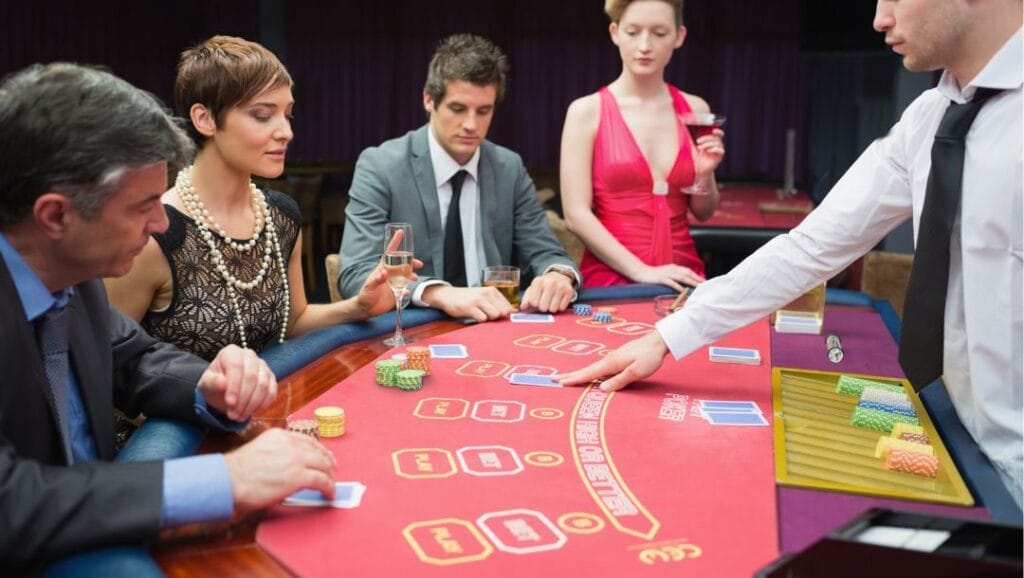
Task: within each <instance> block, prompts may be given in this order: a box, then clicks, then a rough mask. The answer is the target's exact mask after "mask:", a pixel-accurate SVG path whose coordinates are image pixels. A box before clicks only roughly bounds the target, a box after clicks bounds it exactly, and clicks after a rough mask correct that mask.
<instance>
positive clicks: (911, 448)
mask: <svg viewBox="0 0 1024 578" xmlns="http://www.w3.org/2000/svg"><path fill="white" fill-rule="evenodd" d="M893 448H899V449H901V450H904V451H908V452H917V453H919V454H928V455H930V456H934V455H935V448H933V447H932V446H930V445H928V444H919V443H917V442H912V441H909V440H903V439H899V438H894V437H889V436H882V437H880V438H878V444H877V445H875V457H876V458H881V457H884V456H885V454H887V453H888V452H889V451H890V450H892V449H893Z"/></svg>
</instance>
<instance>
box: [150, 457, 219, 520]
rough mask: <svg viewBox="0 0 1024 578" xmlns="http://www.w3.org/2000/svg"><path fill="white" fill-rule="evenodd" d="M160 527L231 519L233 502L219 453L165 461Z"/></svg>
mask: <svg viewBox="0 0 1024 578" xmlns="http://www.w3.org/2000/svg"><path fill="white" fill-rule="evenodd" d="M163 479H164V486H163V489H164V492H163V516H162V519H161V522H160V526H161V528H172V527H176V526H183V525H185V524H197V523H203V522H220V521H224V520H228V519H230V518H231V514H232V513H233V512H234V508H235V501H234V497H233V496H232V495H231V477H230V476H229V475H228V465H227V462H225V461H224V456H223V455H222V454H203V455H201V456H190V457H187V458H178V459H173V460H167V461H166V462H164V478H163Z"/></svg>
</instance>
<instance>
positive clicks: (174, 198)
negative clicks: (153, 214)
mask: <svg viewBox="0 0 1024 578" xmlns="http://www.w3.org/2000/svg"><path fill="white" fill-rule="evenodd" d="M160 202H161V203H163V204H165V205H170V206H172V207H174V208H175V209H178V210H179V211H181V212H185V206H184V205H182V204H181V198H180V197H178V190H177V189H175V188H174V187H171V188H169V189H167V191H166V192H164V194H163V195H160Z"/></svg>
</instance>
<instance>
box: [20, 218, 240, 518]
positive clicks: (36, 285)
mask: <svg viewBox="0 0 1024 578" xmlns="http://www.w3.org/2000/svg"><path fill="white" fill-rule="evenodd" d="M0 256H3V259H4V261H5V262H6V263H7V268H8V270H9V271H10V273H11V278H12V279H13V280H14V287H15V289H17V291H18V297H19V298H20V299H21V305H22V308H23V309H24V310H25V318H26V319H27V320H28V322H29V323H30V324H31V323H32V322H34V321H35V320H36V319H37V318H38V317H39V316H41V315H43V314H44V313H46V312H47V311H49V310H50V309H52V308H54V307H57V308H62V307H65V306H67V304H68V301H69V300H70V299H71V296H72V295H74V288H73V287H66V288H64V289H62V290H60V291H57V292H56V293H50V291H49V290H48V289H47V288H46V286H45V285H44V284H43V282H42V280H41V279H40V278H39V275H37V274H36V272H35V271H34V270H33V269H32V268H31V267H30V266H29V265H28V263H26V262H25V260H24V259H23V258H22V257H21V254H20V253H18V251H17V250H16V249H15V248H14V247H13V246H12V245H11V244H10V242H9V241H8V240H7V238H6V237H4V235H3V234H2V233H0ZM68 388H69V391H68V406H69V407H68V422H69V423H68V431H69V432H70V436H71V440H70V442H71V454H72V461H73V462H86V461H90V460H94V459H96V440H95V437H94V436H93V433H92V431H91V429H90V428H89V420H88V417H87V416H86V413H85V405H84V404H83V403H82V395H81V392H80V390H79V385H78V379H77V377H76V376H75V370H74V367H73V366H72V367H71V374H70V375H69V376H68ZM195 411H196V414H197V415H198V416H199V417H200V418H201V420H202V421H203V422H204V423H205V424H206V425H208V426H210V427H214V428H218V429H222V430H228V431H238V430H240V429H242V428H244V427H245V423H238V422H232V421H230V420H228V419H227V418H225V417H219V416H215V415H213V414H212V413H211V411H210V409H209V408H208V407H207V405H206V400H205V399H203V396H202V394H201V393H200V392H199V389H198V388H196V391H195ZM233 509H234V499H233V498H232V495H231V479H230V477H229V476H228V470H227V463H226V462H225V461H224V456H223V455H221V454H207V455H201V456H190V457H186V458H177V459H173V460H167V461H165V462H164V473H163V518H162V521H161V525H162V526H163V527H165V528H167V527H172V526H178V525H183V524H192V523H199V522H212V521H220V520H226V519H228V518H230V517H231V514H232V511H233Z"/></svg>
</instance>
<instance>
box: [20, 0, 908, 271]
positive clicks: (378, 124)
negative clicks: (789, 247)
mask: <svg viewBox="0 0 1024 578" xmlns="http://www.w3.org/2000/svg"><path fill="white" fill-rule="evenodd" d="M874 5H875V2H874V1H873V0H840V1H838V2H829V1H826V0H775V1H765V0H687V2H686V5H685V9H684V19H685V24H686V26H687V28H688V35H687V38H686V42H685V44H684V45H683V47H682V48H681V49H680V50H679V51H677V52H676V54H675V56H674V57H673V59H672V62H671V63H670V65H669V68H668V70H667V73H666V77H667V80H668V81H669V82H671V83H673V84H675V85H677V86H679V87H680V88H682V89H683V90H685V91H687V92H691V93H694V94H697V95H699V96H701V97H703V98H704V99H705V100H707V101H708V102H709V103H710V105H711V107H712V110H714V111H716V112H720V113H722V114H725V115H726V116H727V117H728V121H727V123H726V125H725V127H724V128H725V131H726V145H727V154H726V156H725V159H724V161H723V162H722V164H721V166H720V167H719V169H718V176H719V180H720V181H730V180H731V181H744V182H760V183H772V184H776V183H781V182H782V180H783V172H784V165H785V150H784V149H785V134H786V131H787V129H793V130H794V131H795V132H796V158H795V179H796V185H797V186H798V187H799V188H801V189H804V190H806V191H809V192H810V193H811V194H812V196H814V197H815V198H816V199H820V197H821V196H823V195H824V194H825V193H826V192H827V191H828V189H829V188H830V187H831V185H832V184H833V183H834V182H835V181H836V180H837V179H838V177H839V176H840V175H841V174H842V173H843V172H844V171H845V170H846V168H847V167H848V166H849V165H850V163H851V162H852V161H853V160H854V159H855V158H856V156H857V154H859V153H860V151H861V150H863V148H864V147H865V146H866V145H867V144H868V143H869V142H870V141H871V140H872V139H874V138H877V137H878V136H881V135H883V134H884V133H885V132H886V131H887V130H888V128H889V126H891V124H892V123H893V121H894V120H895V114H896V111H897V108H898V103H897V98H895V96H894V93H895V92H896V87H897V79H898V74H897V71H898V70H899V69H900V66H899V60H898V59H897V58H896V57H895V56H894V55H892V54H891V53H889V52H888V51H887V50H886V47H885V44H884V42H883V38H882V35H881V34H879V33H876V32H874V31H873V30H872V29H871V20H872V17H873V14H874ZM455 32H473V33H477V34H481V35H484V36H487V37H489V38H491V39H492V40H494V41H495V42H496V43H497V44H498V45H499V46H501V47H502V48H503V49H504V51H505V52H506V53H507V54H508V56H509V58H510V62H511V73H510V79H509V90H508V93H507V97H506V100H505V101H504V102H503V103H502V104H501V105H500V107H499V109H498V112H497V115H496V117H495V121H494V123H493V124H492V127H491V132H490V134H489V137H490V139H491V140H493V141H495V142H497V143H499V144H502V145H505V146H507V147H509V148H512V149H513V150H515V151H517V152H519V153H520V154H521V155H522V157H523V159H524V161H525V163H526V165H527V167H528V168H529V169H530V171H531V174H532V175H533V176H534V179H535V180H536V181H537V183H538V186H549V187H551V188H553V189H555V190H556V191H557V188H558V175H557V167H558V150H559V141H560V136H561V130H562V123H563V121H564V118H565V110H566V108H567V106H568V105H569V103H570V102H571V101H572V100H573V99H575V98H577V97H579V96H582V95H585V94H589V93H592V92H594V91H596V90H597V89H599V88H600V87H601V86H603V85H605V84H607V83H609V82H611V81H612V80H614V79H615V77H616V76H617V75H618V73H619V72H620V70H621V61H620V59H619V56H618V52H617V49H616V48H615V46H614V45H613V44H612V43H611V41H610V40H609V38H608V20H607V17H606V16H605V15H604V12H603V1H602V0H504V1H489V0H437V1H423V0H416V1H413V0H375V1H372V2H365V1H345V0H343V1H338V2H309V1H301V0H295V1H285V0H163V1H160V2H156V1H152V0H138V1H131V2H130V1H111V0H94V1H88V2H86V1H81V0H79V1H74V0H36V1H30V0H13V1H11V0H5V1H4V2H2V3H0V38H3V40H2V41H0V74H6V73H8V72H11V71H14V70H17V69H20V68H22V67H24V66H27V65H29V64H32V63H35V62H49V61H54V60H68V61H74V62H80V63H90V64H99V65H103V66H105V67H107V68H108V69H110V70H112V71H113V72H114V73H116V74H118V75H120V76H122V77H124V78H125V79H127V80H129V81H130V82H132V83H134V84H136V85H137V86H140V87H142V88H145V89H146V90H149V91H151V92H153V93H155V94H156V95H157V96H159V97H160V98H161V99H163V100H164V102H168V103H170V101H171V98H170V97H171V90H172V86H173V83H174V74H175V65H176V63H177V58H178V54H179V53H180V52H181V51H182V50H183V49H185V48H187V47H188V46H191V45H194V44H196V43H198V42H200V41H202V40H203V39H205V38H207V37H209V36H212V35H214V34H230V35H237V36H242V37H245V38H247V39H250V40H255V41H258V42H261V43H262V44H264V45H265V46H267V47H268V48H270V49H271V50H273V51H274V52H275V53H276V54H277V55H278V56H279V57H280V58H281V60H282V61H283V62H284V63H285V64H286V66H287V67H288V69H289V71H290V72H291V74H292V76H293V78H294V80H295V90H294V95H295V99H296V106H295V121H294V126H293V128H294V131H295V141H294V142H293V143H292V145H291V146H290V147H289V158H288V171H287V173H286V176H288V177H289V178H292V177H293V176H296V175H302V174H310V173H316V174H320V175H322V176H323V178H322V180H321V181H319V184H317V187H318V191H317V195H318V197H317V201H316V206H314V207H306V208H307V209H309V210H311V211H312V213H313V214H314V215H316V216H315V217H314V219H315V221H316V222H315V224H314V225H313V226H314V227H315V228H316V229H319V231H320V234H319V235H317V237H316V238H317V242H315V243H313V244H312V245H311V246H309V245H308V246H307V251H309V249H312V251H309V252H310V253H311V254H312V255H313V256H312V257H311V262H310V263H308V264H307V265H308V266H309V268H312V267H314V266H315V265H316V263H322V261H320V259H321V256H322V255H323V254H324V253H325V252H329V251H336V250H337V244H336V243H337V241H338V240H339V239H340V228H341V224H342V223H343V216H342V215H341V214H340V213H341V211H342V210H343V209H342V208H341V207H343V206H344V200H345V196H346V192H347V190H348V187H349V184H350V182H351V170H352V166H353V164H354V163H355V160H356V158H357V157H358V155H359V153H360V151H362V150H363V149H364V148H366V147H368V146H372V145H376V144H379V143H381V142H383V141H384V140H387V139H390V138H394V137H396V136H399V135H401V134H404V133H405V132H406V131H409V130H412V129H414V128H416V127H418V126H420V125H422V124H423V123H424V122H425V121H426V117H425V115H424V112H423V109H422V96H421V94H422V87H423V82H424V78H425V74H426V66H427V62H428V61H429V58H430V55H431V54H432V52H433V50H434V47H435V46H436V45H437V42H438V41H439V40H440V39H441V38H443V37H444V36H447V35H448V34H452V33H455ZM323 199H328V200H330V199H336V200H337V201H338V202H337V203H335V204H334V205H325V204H323V202H322V201H323ZM300 203H301V200H300ZM305 236H307V237H311V236H312V234H311V233H309V232H307V233H306V234H305ZM332 245H333V246H332ZM314 285H315V284H314Z"/></svg>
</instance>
